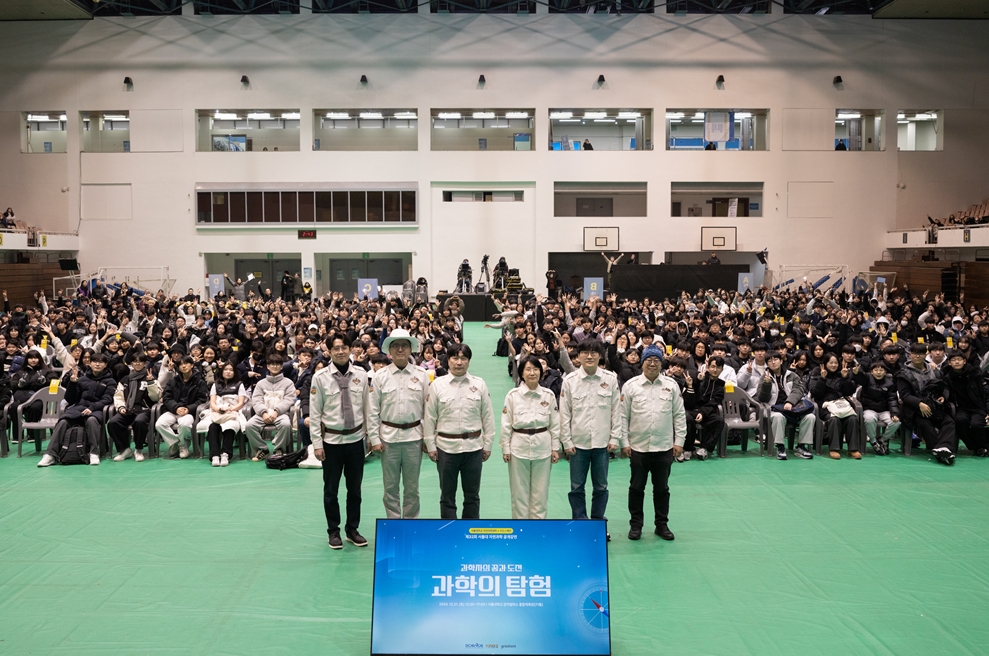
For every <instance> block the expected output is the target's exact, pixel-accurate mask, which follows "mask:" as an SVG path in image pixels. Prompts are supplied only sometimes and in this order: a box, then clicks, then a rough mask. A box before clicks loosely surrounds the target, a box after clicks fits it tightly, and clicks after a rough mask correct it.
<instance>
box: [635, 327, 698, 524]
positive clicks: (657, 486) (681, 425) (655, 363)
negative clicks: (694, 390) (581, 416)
mask: <svg viewBox="0 0 989 656" xmlns="http://www.w3.org/2000/svg"><path fill="white" fill-rule="evenodd" d="M662 367H663V353H662V351H660V349H659V348H658V347H656V346H652V345H650V346H648V347H646V349H645V350H644V351H643V352H642V375H641V376H636V377H635V378H633V379H632V380H630V381H628V382H627V383H625V387H623V388H622V455H623V456H626V457H630V458H631V460H632V466H631V469H632V479H631V481H630V482H629V487H628V512H629V514H630V515H631V520H630V521H629V531H628V539H629V540H638V539H640V538H641V537H642V526H643V524H644V521H645V516H644V513H643V500H644V498H645V490H646V484H647V482H648V480H649V476H650V474H651V475H652V484H653V494H652V499H653V506H654V511H655V522H656V531H655V533H656V535H658V536H659V537H661V538H662V539H664V540H672V539H673V537H674V536H673V532H672V531H671V530H670V529H669V526H668V522H669V514H670V487H669V479H670V468H671V466H672V465H673V458H674V456H675V455H680V454H682V453H683V443H684V441H685V440H686V437H687V420H686V413H685V411H684V407H683V397H682V396H681V395H680V388H679V387H678V386H677V384H676V383H675V382H674V381H673V380H672V379H670V378H668V377H666V376H662V375H660V371H661V369H662Z"/></svg>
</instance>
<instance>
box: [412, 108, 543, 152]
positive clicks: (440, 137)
mask: <svg viewBox="0 0 989 656" xmlns="http://www.w3.org/2000/svg"><path fill="white" fill-rule="evenodd" d="M534 113H535V110H533V109H434V110H432V113H431V114H432V115H431V117H430V118H431V120H432V129H431V130H430V136H431V139H430V141H431V147H432V150H532V140H533V136H534V134H535V129H534V126H533V114H534Z"/></svg>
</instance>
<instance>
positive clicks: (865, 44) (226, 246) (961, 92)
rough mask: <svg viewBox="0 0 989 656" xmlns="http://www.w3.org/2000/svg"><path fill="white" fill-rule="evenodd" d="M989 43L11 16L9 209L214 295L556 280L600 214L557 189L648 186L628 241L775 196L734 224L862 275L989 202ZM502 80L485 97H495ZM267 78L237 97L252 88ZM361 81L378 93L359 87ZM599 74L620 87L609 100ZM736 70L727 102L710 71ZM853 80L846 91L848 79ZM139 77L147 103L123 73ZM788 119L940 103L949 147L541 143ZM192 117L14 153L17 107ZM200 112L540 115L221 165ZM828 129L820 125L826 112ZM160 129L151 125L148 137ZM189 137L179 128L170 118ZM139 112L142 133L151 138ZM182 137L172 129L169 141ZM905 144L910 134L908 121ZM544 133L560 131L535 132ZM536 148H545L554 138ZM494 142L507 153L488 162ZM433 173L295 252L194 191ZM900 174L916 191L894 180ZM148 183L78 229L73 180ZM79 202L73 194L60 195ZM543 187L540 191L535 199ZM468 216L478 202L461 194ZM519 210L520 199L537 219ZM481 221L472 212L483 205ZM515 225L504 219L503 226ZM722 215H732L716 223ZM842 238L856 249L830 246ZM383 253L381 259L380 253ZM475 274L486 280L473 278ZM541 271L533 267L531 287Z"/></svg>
mask: <svg viewBox="0 0 989 656" xmlns="http://www.w3.org/2000/svg"><path fill="white" fill-rule="evenodd" d="M987 36H989V24H987V23H986V22H984V21H970V22H958V21H931V22H924V21H881V20H872V19H871V18H870V17H867V16H866V17H857V16H835V17H827V16H826V17H817V16H793V15H782V14H772V15H768V16H707V17H700V16H696V15H691V16H683V17H678V16H673V15H667V14H660V13H657V14H653V15H640V16H631V15H626V16H621V17H616V16H608V17H604V16H594V17H593V18H592V17H588V16H584V15H569V14H568V15H563V14H537V15H534V16H512V15H497V16H495V15H432V14H428V13H423V14H418V15H354V16H350V15H340V14H335V15H326V16H278V15H274V16H245V17H235V16H214V17H193V16H182V17H167V18H119V19H97V20H93V21H87V22H44V23H31V22H19V23H3V24H0V42H2V43H3V44H4V66H3V67H2V69H0V203H2V204H3V205H4V206H7V205H12V206H13V207H15V209H16V210H17V214H18V217H19V218H24V219H25V220H27V221H29V222H31V223H33V224H35V225H38V226H42V227H44V228H45V229H48V230H75V229H77V228H78V229H79V230H80V235H81V240H80V241H81V248H82V251H83V252H82V253H81V254H80V259H82V260H83V261H84V262H86V263H87V264H88V265H94V266H95V265H97V264H121V265H127V264H130V265H134V264H138V263H140V264H143V265H146V266H153V265H170V266H171V267H172V271H173V272H176V273H177V275H178V278H179V281H178V285H179V287H181V288H185V287H189V286H193V287H199V286H200V285H201V284H202V283H201V281H202V278H203V274H204V273H205V271H204V265H203V259H202V257H201V256H200V253H203V252H214V253H215V252H261V253H265V252H274V251H277V252H286V253H301V254H302V257H303V262H306V261H312V258H313V253H316V252H355V253H360V252H367V251H371V250H373V251H376V252H413V253H414V255H413V269H414V272H415V275H417V276H418V275H425V276H426V277H427V278H429V279H430V283H431V287H432V288H433V289H438V288H439V287H447V286H452V283H453V280H452V276H453V271H454V268H455V264H456V262H457V261H458V260H459V259H461V258H462V257H463V256H465V255H466V256H468V257H471V260H472V262H475V264H477V259H478V258H479V257H480V255H482V254H483V252H484V251H487V252H489V253H490V254H491V255H492V256H497V255H498V254H499V253H504V254H505V255H506V256H509V255H511V257H510V259H511V260H514V259H517V260H518V261H519V263H520V268H521V269H522V270H523V277H524V278H525V279H526V281H527V282H530V281H536V280H541V278H542V270H543V269H544V267H545V264H546V257H545V253H546V252H548V251H555V252H559V251H572V250H580V248H581V244H582V228H583V227H584V226H585V225H599V224H600V220H599V219H588V220H575V219H574V218H566V217H561V218H557V217H554V216H553V203H554V201H553V183H554V182H556V181H585V180H593V181H602V182H606V181H625V180H644V181H646V182H647V183H648V185H649V189H650V192H651V193H650V194H649V198H648V206H647V210H648V216H646V217H642V218H615V219H614V225H618V226H620V227H621V240H622V244H621V247H622V248H628V247H629V246H630V245H635V246H636V247H637V250H641V251H654V252H656V254H657V255H656V259H657V260H660V259H662V253H663V252H664V251H692V250H695V249H696V248H697V247H698V245H699V241H700V227H701V226H703V225H707V224H708V222H707V221H705V220H704V219H700V218H689V219H688V218H686V217H684V218H678V219H676V220H671V218H670V216H669V213H670V192H669V189H670V185H669V183H670V181H671V180H674V179H677V180H696V181H704V180H714V181H716V180H734V179H739V176H740V175H741V174H743V173H744V178H745V179H749V180H758V181H762V182H764V183H765V195H764V205H765V207H764V210H763V217H761V218H747V219H744V220H741V219H740V220H739V223H738V225H739V235H738V239H739V249H740V250H748V251H757V250H761V249H762V248H763V247H768V248H769V251H770V257H771V264H772V265H773V266H777V265H780V264H808V265H810V264H821V263H828V264H831V263H836V262H843V263H845V264H848V265H849V266H851V267H852V268H855V269H860V268H863V267H867V266H868V264H869V263H871V262H872V261H874V260H876V259H878V258H879V255H880V253H881V251H882V248H883V244H884V233H885V231H886V230H888V229H891V228H893V227H894V226H895V225H897V223H898V222H899V223H901V224H904V225H915V224H917V223H919V220H920V218H921V217H922V216H926V213H928V212H932V213H934V212H937V211H941V210H943V211H945V212H947V211H952V210H954V209H957V208H958V207H962V206H968V205H970V204H972V203H975V202H979V201H980V200H981V199H982V198H983V197H984V196H986V195H989V194H987V193H986V192H987V191H989V190H987V189H986V187H987V186H989V185H987V183H986V181H985V176H984V174H983V173H982V171H981V166H980V163H981V161H982V160H983V159H984V154H985V152H986V151H987V149H989V135H987V131H986V130H985V127H984V126H985V125H987V121H989V84H986V81H987V73H986V71H989V52H986V49H985V48H984V47H983V44H984V43H985V41H986V37H987ZM480 73H484V74H485V76H486V79H487V83H486V84H485V85H484V86H483V88H480V87H478V85H477V83H476V82H477V76H478V75H479V74H480ZM244 74H246V75H249V76H250V79H251V85H250V88H249V89H246V90H245V89H243V88H242V87H241V84H240V76H241V75H244ZM361 74H365V75H367V76H368V79H369V83H368V84H367V85H362V84H360V82H359V79H360V76H361ZM600 74H604V75H605V76H606V78H607V80H608V81H607V83H606V84H604V85H602V86H599V85H598V84H597V83H596V80H597V77H598V75H600ZM718 74H723V75H725V77H726V83H725V85H724V89H723V90H722V89H718V88H717V87H716V86H715V83H714V80H715V78H716V77H717V75H718ZM838 74H840V75H841V76H842V78H843V79H844V85H843V88H842V89H840V90H839V89H835V87H834V86H833V85H832V84H831V80H832V78H833V77H834V75H838ZM125 76H130V77H132V78H133V80H134V86H133V91H131V92H126V91H124V90H122V87H121V84H120V80H121V79H123V77H125ZM564 106H566V107H641V108H653V109H654V111H655V112H656V115H662V112H664V111H665V109H666V108H669V107H674V108H675V107H765V108H769V109H770V111H771V112H773V116H782V112H783V109H786V108H790V109H793V108H798V109H799V108H805V109H822V108H824V109H829V110H831V112H832V113H831V114H830V118H829V120H830V121H833V110H834V109H836V108H838V107H873V108H883V109H885V110H886V112H887V116H895V112H896V110H897V109H900V108H903V107H937V108H943V109H944V110H945V119H944V122H945V135H944V149H943V150H942V151H937V152H897V150H896V143H895V136H896V135H894V134H891V135H890V136H891V138H890V144H889V148H888V149H887V150H886V151H885V152H864V153H834V152H833V151H820V152H814V151H783V150H781V145H782V144H783V143H784V140H783V121H782V120H777V121H771V125H770V134H769V144H770V147H771V148H772V150H769V151H765V152H718V153H703V152H698V153H695V152H670V151H667V150H665V149H662V148H660V149H657V150H653V151H646V152H635V153H628V152H605V151H596V152H593V153H586V154H582V155H581V156H580V157H570V156H565V155H563V154H562V153H554V152H550V151H547V150H546V149H545V147H544V145H545V140H544V136H540V135H548V134H549V131H548V120H549V119H548V113H549V109H550V108H553V107H564ZM39 107H59V108H62V109H64V110H65V111H66V112H67V113H68V114H69V115H70V116H71V115H77V114H76V113H77V112H79V111H82V110H85V111H96V110H118V111H119V110H126V111H130V112H131V116H132V117H133V116H135V115H136V114H135V112H138V111H148V110H160V109H169V110H180V114H178V113H176V114H175V115H176V116H180V119H179V120H180V123H181V130H180V133H181V134H180V137H181V140H182V144H183V149H182V151H180V152H154V153H150V152H145V153H137V152H134V153H128V154H110V153H106V154H104V153H85V154H83V155H82V156H81V157H80V155H79V150H80V144H81V139H80V135H79V131H78V127H77V126H75V125H74V123H75V122H73V121H70V122H69V126H68V132H67V140H68V153H67V154H61V155H47V156H45V155H23V154H21V153H20V133H19V128H18V124H19V122H20V121H19V114H18V112H22V111H27V110H30V109H36V108H39ZM203 107H294V108H299V111H300V112H301V114H302V116H310V115H311V114H312V111H313V109H314V108H318V107H365V108H387V107H415V108H416V111H417V113H418V115H419V116H420V117H425V116H429V115H430V110H431V109H432V108H443V107H529V108H534V112H535V113H534V116H535V117H536V119H535V130H534V132H535V137H536V139H535V141H534V142H533V148H534V150H533V151H532V152H525V153H516V152H511V151H505V152H497V151H495V152H469V151H467V152H443V151H435V150H432V149H431V145H430V131H431V130H430V126H429V121H426V120H422V121H419V127H418V149H417V150H416V151H411V152H390V153H380V152H379V153H375V152H327V151H323V152H314V151H312V150H311V147H310V146H308V145H306V144H311V143H312V138H313V127H312V122H311V121H308V120H306V121H302V124H301V129H300V135H299V142H300V143H301V144H303V147H302V148H301V150H300V151H298V152H289V153H281V154H280V155H279V156H268V155H267V154H265V156H262V155H258V154H244V155H241V156H226V155H223V154H216V153H199V152H196V125H195V111H196V110H198V109H201V108H203ZM821 114H822V115H824V113H823V112H821ZM152 124H153V123H152ZM174 127H176V128H177V127H178V124H176V126H174ZM139 128H140V129H143V130H147V123H145V124H144V127H143V128H141V126H140V125H139V124H138V123H137V122H135V123H134V124H133V125H132V127H131V134H132V140H134V143H135V144H136V143H138V142H139V141H142V140H144V139H147V138H148V137H149V136H153V135H147V134H143V135H142V134H140V133H139V132H140V129H139ZM170 129H171V128H170ZM890 132H891V133H892V131H890ZM540 140H543V141H540ZM541 144H542V145H541ZM492 146H493V144H491V143H490V142H489V151H493V150H494V148H492ZM520 180H521V181H528V182H530V183H534V187H533V188H532V189H531V192H532V193H531V197H532V201H531V204H530V202H529V201H528V199H527V202H526V203H524V204H519V203H504V204H498V203H487V204H480V205H482V206H483V209H481V210H479V211H480V212H482V213H481V214H479V215H478V216H476V217H470V218H467V217H458V216H456V215H451V214H447V213H446V211H445V209H444V204H443V203H441V202H437V198H436V193H438V192H437V191H436V189H437V188H434V187H432V186H431V185H432V183H433V182H434V181H462V182H468V183H472V184H471V185H470V186H471V187H474V188H477V185H476V184H473V183H477V182H485V181H489V182H491V181H493V182H499V181H500V182H504V183H516V185H515V186H516V188H517V181H520ZM313 181H322V182H350V183H374V182H389V181H390V182H415V183H417V184H418V186H419V224H418V225H417V226H416V227H411V228H410V227H394V228H383V229H374V230H370V229H364V230H361V229H355V228H349V227H348V228H333V229H331V228H329V227H323V226H320V233H319V238H318V239H317V240H316V241H315V242H314V241H305V242H300V241H298V240H297V239H296V233H295V230H294V229H293V228H284V229H270V228H265V229H259V230H253V231H251V230H247V229H243V230H233V231H222V232H220V231H216V230H212V231H209V230H200V231H197V230H196V228H195V223H194V221H195V212H194V210H195V204H194V185H195V184H196V183H198V182H212V183H224V182H230V183H235V182H236V183H243V182H258V183H266V182H292V183H300V184H301V183H306V182H313ZM790 182H831V183H833V186H834V201H833V208H832V214H833V218H829V219H792V218H787V198H786V193H787V188H788V185H789V183H790ZM897 182H900V183H902V184H904V185H905V187H903V188H897V187H896V184H897ZM80 183H90V184H101V183H102V184H120V183H130V184H131V185H132V191H133V217H134V218H133V220H132V221H130V222H121V221H114V222H110V221H101V220H94V221H88V220H87V221H82V222H80V220H79V216H80V205H79V194H80V190H79V185H80ZM63 188H67V189H68V191H66V192H63V191H62V189H63ZM528 195H530V189H527V196H528ZM446 205H456V206H457V210H458V211H460V210H463V209H464V207H465V206H467V205H470V204H466V203H462V204H446ZM520 206H524V207H520ZM472 211H473V210H472ZM494 212H497V213H501V212H505V213H506V214H505V216H501V214H499V215H498V216H494V215H493V214H492V215H490V216H489V215H488V214H489V213H494ZM723 223H724V221H723V220H721V219H719V225H720V224H723ZM832 234H843V235H850V234H854V235H855V239H851V240H849V239H847V238H843V239H835V240H833V241H829V240H828V239H827V237H828V236H829V235H832ZM372 245H373V248H372ZM476 268H478V267H476V266H475V269H476ZM537 275H538V277H537Z"/></svg>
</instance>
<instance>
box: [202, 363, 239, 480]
mask: <svg viewBox="0 0 989 656" xmlns="http://www.w3.org/2000/svg"><path fill="white" fill-rule="evenodd" d="M246 404H247V390H245V389H244V385H243V384H242V383H241V382H240V377H239V376H238V374H237V367H235V366H234V364H233V363H232V362H227V363H226V364H224V365H223V368H222V369H221V370H220V374H219V376H217V377H216V380H215V381H214V382H213V386H212V388H211V389H210V392H209V413H207V414H206V416H204V417H203V419H202V420H201V421H200V422H199V426H197V427H196V430H198V431H203V430H205V431H206V439H207V441H208V442H209V455H210V463H211V464H212V465H213V466H214V467H226V466H227V465H229V464H230V456H231V455H232V454H233V447H234V438H235V437H236V436H237V433H239V432H241V431H243V430H244V429H245V427H246V426H247V420H246V419H245V418H244V415H243V413H242V412H241V410H243V408H244V405H246ZM221 442H222V444H221Z"/></svg>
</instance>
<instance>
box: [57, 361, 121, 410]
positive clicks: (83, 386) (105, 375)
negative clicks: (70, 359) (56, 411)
mask: <svg viewBox="0 0 989 656" xmlns="http://www.w3.org/2000/svg"><path fill="white" fill-rule="evenodd" d="M116 387H117V384H116V381H114V380H113V375H112V374H111V373H110V372H109V371H108V370H106V369H104V370H103V371H102V372H101V373H100V374H99V375H98V376H97V375H96V374H94V373H93V372H91V371H90V372H89V373H87V374H85V375H83V376H80V377H79V380H78V381H76V382H72V379H71V378H70V379H69V382H68V383H66V386H65V402H66V403H68V404H69V405H68V407H67V408H66V409H65V412H64V413H62V418H64V419H80V418H82V417H83V416H84V415H83V414H82V413H83V410H89V411H91V412H92V415H90V416H91V417H95V418H96V419H97V421H100V422H102V421H103V410H104V409H105V408H107V407H108V406H109V405H110V404H112V403H113V392H114V390H115V389H116Z"/></svg>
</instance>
